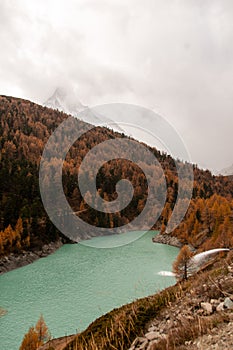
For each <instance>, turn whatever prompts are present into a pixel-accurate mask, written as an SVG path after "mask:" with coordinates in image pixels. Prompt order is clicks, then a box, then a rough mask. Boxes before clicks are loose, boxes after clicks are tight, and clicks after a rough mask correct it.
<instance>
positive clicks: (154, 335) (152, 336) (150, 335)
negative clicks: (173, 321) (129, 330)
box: [145, 332, 160, 340]
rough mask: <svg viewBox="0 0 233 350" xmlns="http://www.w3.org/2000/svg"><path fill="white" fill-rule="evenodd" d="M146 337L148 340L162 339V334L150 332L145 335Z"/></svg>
mask: <svg viewBox="0 0 233 350" xmlns="http://www.w3.org/2000/svg"><path fill="white" fill-rule="evenodd" d="M145 337H146V338H147V339H148V340H154V339H158V338H159V337H160V333H159V332H149V333H146V334H145Z"/></svg>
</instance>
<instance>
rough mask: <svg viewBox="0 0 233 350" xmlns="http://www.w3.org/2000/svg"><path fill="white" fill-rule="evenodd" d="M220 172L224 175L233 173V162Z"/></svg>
mask: <svg viewBox="0 0 233 350" xmlns="http://www.w3.org/2000/svg"><path fill="white" fill-rule="evenodd" d="M219 174H221V175H223V176H230V175H233V164H232V165H230V166H229V167H226V168H223V169H222V170H220V172H219Z"/></svg>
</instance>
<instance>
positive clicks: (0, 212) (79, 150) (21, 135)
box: [0, 96, 233, 255]
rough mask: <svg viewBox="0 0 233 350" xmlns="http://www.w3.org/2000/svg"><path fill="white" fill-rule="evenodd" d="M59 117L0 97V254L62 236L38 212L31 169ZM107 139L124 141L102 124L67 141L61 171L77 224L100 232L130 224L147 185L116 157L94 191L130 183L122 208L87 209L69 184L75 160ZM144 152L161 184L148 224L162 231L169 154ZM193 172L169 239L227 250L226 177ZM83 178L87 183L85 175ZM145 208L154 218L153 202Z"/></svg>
mask: <svg viewBox="0 0 233 350" xmlns="http://www.w3.org/2000/svg"><path fill="white" fill-rule="evenodd" d="M66 118H67V115H66V114H64V113H62V112H59V111H55V110H53V109H49V108H46V107H42V106H40V105H37V104H35V103H32V102H30V101H26V100H22V99H18V98H13V97H7V96H1V97H0V160H1V163H0V183H1V191H0V255H7V254H9V253H12V252H13V253H19V252H20V251H22V250H30V249H33V248H35V247H38V246H42V245H43V244H44V243H49V242H51V241H55V240H57V239H58V237H59V236H62V234H61V233H60V232H58V230H57V229H56V228H55V227H54V225H53V224H52V223H51V221H50V219H49V218H48V216H47V214H46V212H45V210H44V208H43V205H42V202H41V198H40V191H39V181H38V170H39V163H40V158H41V155H42V152H43V149H44V146H45V143H46V142H47V140H48V138H49V136H50V135H51V133H52V132H53V131H54V130H55V129H56V127H57V126H58V125H60V123H61V122H62V121H64V120H65V119H66ZM78 125H79V127H80V130H82V129H83V128H84V126H85V123H84V122H82V121H79V122H78ZM114 138H126V136H125V135H124V134H120V133H116V132H113V131H112V130H109V129H106V128H103V127H95V128H93V129H92V130H90V131H88V132H86V133H84V135H83V136H82V137H81V138H80V139H79V140H77V141H76V142H75V143H74V144H73V146H72V147H71V149H70V150H69V152H68V154H67V156H66V160H65V162H64V166H63V186H64V192H65V194H66V196H67V200H68V202H69V203H70V205H71V207H72V208H73V210H74V211H76V212H78V211H80V212H81V213H80V214H79V215H80V217H81V218H82V219H83V220H86V221H87V222H89V223H91V224H92V225H96V226H100V227H110V228H112V227H118V226H121V225H124V224H126V223H128V222H131V221H132V220H133V219H134V218H135V217H137V216H138V214H139V213H140V212H141V211H142V210H143V208H144V206H145V203H146V199H147V192H148V188H147V186H148V184H147V180H146V178H145V175H144V173H143V172H142V171H141V169H140V168H139V167H138V166H137V165H135V164H133V163H132V162H130V161H127V160H122V159H115V160H113V161H109V162H107V163H104V164H103V166H102V167H101V168H100V170H99V173H98V176H97V190H98V192H99V194H100V196H101V197H102V198H104V199H105V200H108V201H111V200H113V199H115V198H116V196H117V193H116V188H115V185H116V183H117V182H118V181H119V180H120V179H122V178H123V179H128V180H130V182H131V183H132V185H133V188H134V196H133V200H132V201H131V203H130V204H129V205H128V206H127V207H126V208H125V209H124V210H122V211H120V212H117V213H110V214H106V213H102V212H101V211H95V210H94V209H92V208H90V207H89V206H88V205H87V204H86V202H85V199H84V198H82V196H81V193H80V191H79V189H78V187H77V174H78V171H79V166H80V164H81V162H82V160H83V158H84V157H85V155H86V154H87V153H88V151H89V150H90V149H92V148H93V147H94V146H96V145H97V144H99V143H101V142H103V141H105V140H110V139H114ZM138 144H139V143H138ZM149 149H150V151H151V152H152V153H153V154H154V155H155V156H156V158H157V159H158V161H159V162H160V164H161V166H162V168H163V170H164V173H165V177H166V182H167V197H166V204H165V207H164V210H163V212H162V214H161V216H160V218H159V220H158V222H157V224H156V225H155V226H154V227H153V228H156V229H161V231H162V232H164V231H165V228H166V225H167V222H168V220H169V217H170V215H171V213H172V210H173V207H174V204H175V200H176V197H177V191H178V177H177V171H176V168H175V163H174V160H173V159H172V158H171V157H170V156H169V155H166V154H164V153H161V152H159V151H158V150H156V149H153V148H149ZM57 162H59V159H56V158H52V159H51V162H50V164H48V172H53V168H54V166H55V164H56V163H57ZM180 166H181V167H182V163H180ZM147 167H149V166H148V165H147ZM193 170H194V178H195V180H194V189H193V198H192V201H191V205H190V208H189V210H188V212H187V214H186V217H185V220H184V221H183V222H182V223H181V225H180V226H179V227H178V228H177V229H176V230H175V231H174V232H173V233H172V234H173V235H175V236H177V237H178V238H179V239H180V240H181V241H182V242H183V243H191V244H193V245H194V246H195V247H198V248H200V249H207V248H210V247H217V246H218V247H221V246H224V245H227V246H232V245H233V242H232V207H233V201H232V198H233V184H232V181H231V179H230V178H227V177H222V176H219V177H216V176H212V175H211V173H210V172H209V171H203V170H200V169H198V167H197V166H195V165H194V166H193ZM148 172H150V169H149V168H148ZM156 174H157V179H156V180H155V179H154V178H153V177H152V178H151V183H152V184H153V191H154V196H155V197H156V199H157V203H158V204H159V202H160V192H161V188H162V187H161V186H162V185H161V181H160V180H161V178H162V173H161V170H160V169H159V167H158V168H157V170H156ZM84 175H85V176H86V177H87V178H88V181H92V174H91V173H86V174H84ZM184 198H185V193H184ZM153 210H154V215H156V211H157V207H156V205H155V207H154V208H153Z"/></svg>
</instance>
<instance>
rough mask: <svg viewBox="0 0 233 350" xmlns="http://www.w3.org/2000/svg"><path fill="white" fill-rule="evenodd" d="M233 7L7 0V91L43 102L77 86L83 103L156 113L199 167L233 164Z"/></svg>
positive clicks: (1, 19)
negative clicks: (118, 104)
mask: <svg viewBox="0 0 233 350" xmlns="http://www.w3.org/2000/svg"><path fill="white" fill-rule="evenodd" d="M232 10H233V3H232V1H230V0H222V1H221V2H220V1H217V0H207V1H204V2H203V1H201V0H190V1H186V0H176V1H168V2H167V1H163V0H146V1H143V2H142V1H139V0H129V1H127V2H125V1H123V0H111V1H109V0H108V1H107V0H98V1H96V0H88V1H87V0H85V1H84V0H76V1H74V0H72V1H69V2H65V1H64V0H58V1H56V2H55V1H53V0H48V1H45V0H42V1H40V2H37V1H36V0H19V1H16V0H12V1H6V0H3V1H1V3H0V40H1V56H0V92H1V93H2V94H9V95H18V96H19V97H25V98H29V99H32V100H34V101H36V102H39V103H42V102H43V101H45V100H46V99H47V98H48V97H49V96H50V95H51V94H52V93H53V91H54V90H55V88H56V87H57V86H61V85H64V86H71V87H72V88H73V89H74V90H75V91H76V92H77V95H78V99H79V100H81V101H82V102H83V103H84V104H88V105H96V104H99V103H108V102H114V101H119V102H128V103H136V104H142V105H144V106H145V107H149V108H154V109H155V111H156V112H158V113H161V114H162V115H163V116H165V117H166V118H167V119H168V121H170V122H171V123H172V124H173V125H174V126H175V127H176V128H177V130H178V131H179V133H180V134H181V136H182V137H183V139H184V140H185V142H186V144H187V147H188V149H189V151H190V153H191V157H192V159H193V161H194V162H197V163H199V164H200V165H201V166H203V167H210V168H212V169H219V168H223V167H225V166H228V165H229V164H232V153H231V148H232V137H231V130H232V128H233V118H232V115H231V113H232V107H233V103H232V100H233V99H232V95H233V84H232V78H233V60H232V57H233V11H232Z"/></svg>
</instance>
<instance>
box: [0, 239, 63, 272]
mask: <svg viewBox="0 0 233 350" xmlns="http://www.w3.org/2000/svg"><path fill="white" fill-rule="evenodd" d="M62 245H63V243H62V241H61V240H58V241H56V242H51V243H49V244H45V245H43V247H42V248H41V249H38V250H35V251H23V252H22V253H20V254H17V255H16V254H13V253H11V254H9V255H7V256H3V257H1V258H0V275H2V274H3V273H5V272H9V271H11V270H14V269H17V268H19V267H22V266H26V265H28V264H31V263H32V262H34V261H36V260H37V259H40V258H44V257H46V256H48V255H50V254H52V253H54V252H55V251H56V250H57V249H59V248H60V247H61V246H62Z"/></svg>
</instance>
